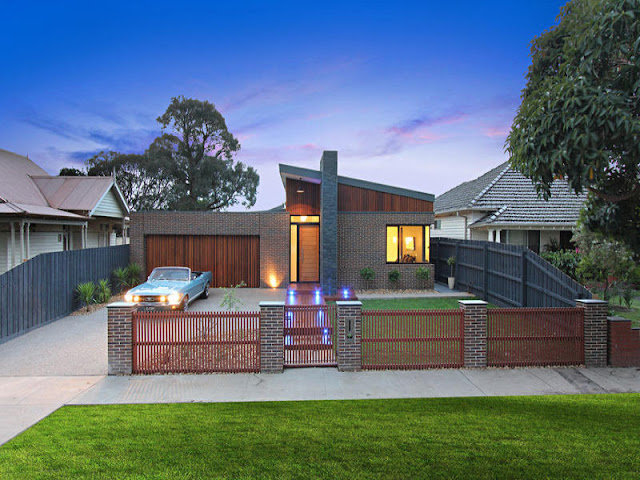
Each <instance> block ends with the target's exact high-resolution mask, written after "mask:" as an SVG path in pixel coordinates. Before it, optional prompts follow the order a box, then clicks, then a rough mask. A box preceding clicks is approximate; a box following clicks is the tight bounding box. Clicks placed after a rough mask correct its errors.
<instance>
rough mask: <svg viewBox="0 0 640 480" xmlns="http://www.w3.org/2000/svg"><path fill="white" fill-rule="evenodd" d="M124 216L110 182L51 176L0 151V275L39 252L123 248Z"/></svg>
mask: <svg viewBox="0 0 640 480" xmlns="http://www.w3.org/2000/svg"><path fill="white" fill-rule="evenodd" d="M128 215H129V207H128V206H127V202H126V200H125V198H124V197H123V196H122V193H121V192H120V190H119V189H118V186H117V185H116V182H115V179H114V178H113V177H60V176H52V175H49V174H47V172H46V171H44V170H43V169H42V168H41V167H39V166H38V165H37V164H36V163H34V162H33V161H32V160H30V159H29V158H27V157H23V156H22V155H18V154H15V153H12V152H8V151H6V150H1V149H0V273H3V272H6V271H7V270H9V269H11V268H13V267H15V266H16V265H19V264H20V263H22V262H24V261H26V260H28V259H30V258H33V257H35V256H36V255H39V254H41V253H48V252H59V251H63V250H77V249H82V248H92V247H103V246H109V245H119V244H122V243H127V238H126V235H127V234H126V229H127V222H128V220H127V219H128Z"/></svg>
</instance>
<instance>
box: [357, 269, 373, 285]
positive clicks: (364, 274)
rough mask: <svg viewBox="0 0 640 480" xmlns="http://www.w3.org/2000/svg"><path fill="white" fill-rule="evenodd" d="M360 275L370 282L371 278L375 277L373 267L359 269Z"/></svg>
mask: <svg viewBox="0 0 640 480" xmlns="http://www.w3.org/2000/svg"><path fill="white" fill-rule="evenodd" d="M360 276H361V277H362V278H363V279H364V280H366V281H368V282H370V281H371V280H373V279H375V278H376V272H374V271H373V268H370V267H365V268H363V269H362V270H360Z"/></svg>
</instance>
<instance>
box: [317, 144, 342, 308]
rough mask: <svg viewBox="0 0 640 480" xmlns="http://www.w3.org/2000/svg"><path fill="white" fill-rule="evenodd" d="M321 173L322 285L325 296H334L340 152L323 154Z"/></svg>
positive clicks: (336, 286)
mask: <svg viewBox="0 0 640 480" xmlns="http://www.w3.org/2000/svg"><path fill="white" fill-rule="evenodd" d="M320 171H321V174H322V183H321V185H320V283H321V285H322V289H323V291H324V293H325V294H327V295H334V294H335V293H336V289H337V288H338V285H336V283H337V276H338V272H337V258H338V250H337V245H336V242H337V226H338V220H337V215H338V152H336V151H324V152H323V153H322V158H321V159H320Z"/></svg>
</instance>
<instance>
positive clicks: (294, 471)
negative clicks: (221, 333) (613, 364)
mask: <svg viewBox="0 0 640 480" xmlns="http://www.w3.org/2000/svg"><path fill="white" fill-rule="evenodd" d="M639 404H640V395H638V394H618V395H576V396H572V395H566V396H539V397H493V398H491V397H479V398H453V399H406V400H360V401H324V402H319V401H318V402H315V401H314V402H272V403H227V404H224V403H221V404H169V405H107V406H75V407H64V408H62V409H60V410H58V411H57V412H55V413H54V414H52V415H51V416H49V417H48V418H46V419H44V420H43V421H42V422H40V423H39V424H37V425H35V426H34V427H33V428H31V429H29V430H27V431H26V432H25V433H23V434H22V435H20V436H18V437H17V438H15V439H13V440H12V441H10V442H9V443H8V444H6V445H4V446H3V447H0V478H3V479H13V478H31V479H33V478H89V477H91V478H96V477H97V478H105V477H107V478H172V479H174V478H211V477H214V478H221V477H228V478H229V477H233V478H294V477H295V478H332V479H333V478H349V479H353V478H412V479H413V478H443V477H447V478H450V477H458V478H468V477H474V478H541V477H542V478H565V477H578V478H612V477H616V478H621V477H628V478H632V477H635V476H636V475H637V473H638V471H640V456H638V455H637V452H638V451H640V436H638V435H637V433H638V431H640V409H639V408H638V405H639Z"/></svg>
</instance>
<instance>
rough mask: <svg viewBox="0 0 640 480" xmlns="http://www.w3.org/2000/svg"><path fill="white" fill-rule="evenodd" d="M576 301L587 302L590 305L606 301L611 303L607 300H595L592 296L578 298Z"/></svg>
mask: <svg viewBox="0 0 640 480" xmlns="http://www.w3.org/2000/svg"><path fill="white" fill-rule="evenodd" d="M576 303H585V304H590V305H601V304H604V303H609V302H607V301H606V300H595V299H592V298H577V299H576Z"/></svg>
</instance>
